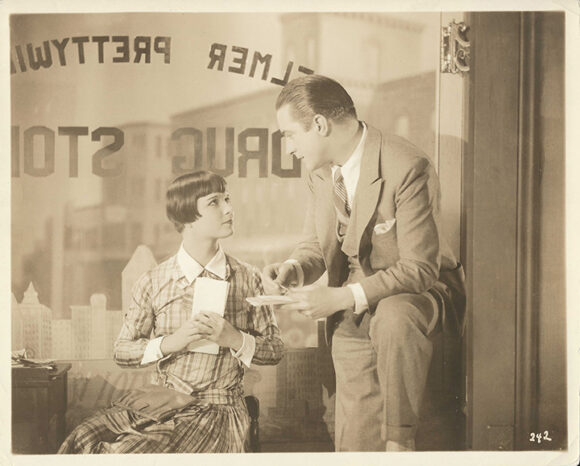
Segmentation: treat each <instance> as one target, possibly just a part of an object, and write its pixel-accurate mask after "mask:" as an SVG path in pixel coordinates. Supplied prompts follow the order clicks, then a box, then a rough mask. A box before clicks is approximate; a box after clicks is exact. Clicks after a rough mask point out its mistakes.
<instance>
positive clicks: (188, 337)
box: [161, 319, 203, 355]
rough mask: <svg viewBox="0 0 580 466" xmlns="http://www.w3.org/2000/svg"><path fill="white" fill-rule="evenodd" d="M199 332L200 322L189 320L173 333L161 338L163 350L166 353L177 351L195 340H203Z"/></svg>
mask: <svg viewBox="0 0 580 466" xmlns="http://www.w3.org/2000/svg"><path fill="white" fill-rule="evenodd" d="M202 339H203V337H202V335H201V334H200V332H199V324H198V323H196V322H195V321H194V320H192V319H191V320H188V321H186V322H184V324H183V325H182V326H181V327H179V328H178V329H177V330H176V331H175V332H174V333H172V334H171V335H167V336H166V337H164V338H163V340H161V352H162V353H163V354H164V355H167V354H170V353H176V352H178V351H181V350H183V349H185V348H186V347H187V345H189V344H190V343H193V342H194V341H199V340H202Z"/></svg>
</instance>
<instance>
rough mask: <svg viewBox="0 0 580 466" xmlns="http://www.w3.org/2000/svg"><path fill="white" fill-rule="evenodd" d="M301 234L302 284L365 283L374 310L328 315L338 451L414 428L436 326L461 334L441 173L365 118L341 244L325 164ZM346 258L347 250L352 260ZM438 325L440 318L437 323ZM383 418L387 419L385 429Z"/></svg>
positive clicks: (375, 446) (312, 180)
mask: <svg viewBox="0 0 580 466" xmlns="http://www.w3.org/2000/svg"><path fill="white" fill-rule="evenodd" d="M308 184H309V188H310V192H311V195H310V200H309V204H308V208H307V213H306V224H305V233H306V238H305V240H304V241H303V242H302V243H301V244H300V245H299V246H298V247H297V248H296V249H295V251H294V252H293V253H292V255H291V258H292V259H295V260H297V261H298V262H299V263H300V265H301V267H302V270H303V272H304V281H305V284H309V283H312V282H314V281H315V280H317V279H318V278H319V277H320V276H321V275H322V274H323V273H324V271H327V272H328V282H329V286H343V285H345V284H346V283H353V282H358V283H360V284H361V286H362V288H363V290H364V292H365V295H366V298H367V301H368V304H369V311H368V312H366V313H364V314H363V317H362V318H360V317H359V316H354V314H353V313H352V311H346V312H339V313H336V314H334V315H332V316H330V317H329V318H328V319H327V322H326V334H327V340H328V342H329V343H330V342H331V340H332V346H333V348H332V352H333V360H334V365H335V372H336V376H337V406H336V442H335V443H336V448H337V450H357V451H362V450H383V451H384V448H385V440H399V441H401V440H405V439H406V438H409V437H412V436H414V432H415V428H416V424H417V418H418V414H419V407H420V404H421V400H422V396H423V392H424V387H425V380H426V377H427V372H428V369H429V364H430V360H431V354H432V343H431V341H430V339H429V338H428V337H429V336H430V334H431V333H432V332H433V330H434V329H435V328H441V326H443V328H445V329H446V330H448V331H453V332H456V333H460V334H461V333H462V332H463V327H464V300H465V294H464V285H463V283H464V280H463V270H462V268H461V266H460V265H459V264H458V262H457V260H456V258H455V257H454V256H453V253H452V252H451V251H450V250H449V249H448V248H447V246H446V243H445V241H444V240H443V239H442V238H441V234H440V229H439V226H438V216H439V198H440V192H439V181H438V178H437V175H436V173H435V170H434V168H433V166H432V165H431V163H430V162H429V160H428V159H427V157H426V156H425V154H424V153H422V152H421V151H420V150H419V149H418V148H417V147H415V146H413V145H412V144H411V143H409V142H408V141H406V140H405V139H403V138H400V137H397V136H388V137H386V136H383V135H382V134H381V133H380V132H379V131H378V130H377V129H375V128H372V127H370V126H369V127H368V135H367V139H366V142H365V146H364V153H363V156H362V160H361V168H360V177H359V180H358V184H357V188H356V193H355V196H354V200H353V206H352V212H351V215H350V221H349V224H348V227H347V230H346V233H345V236H344V239H343V241H342V243H340V242H339V240H338V238H337V235H336V222H337V219H336V209H335V207H334V204H333V180H332V174H331V169H330V167H329V166H325V167H322V168H320V169H318V170H315V171H313V172H312V173H311V174H310V175H309V180H308ZM349 258H350V259H349ZM441 324H442V325H441ZM379 426H381V428H380V429H379Z"/></svg>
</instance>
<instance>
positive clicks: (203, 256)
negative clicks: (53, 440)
mask: <svg viewBox="0 0 580 466" xmlns="http://www.w3.org/2000/svg"><path fill="white" fill-rule="evenodd" d="M167 216H168V217H169V219H170V220H171V221H172V222H173V224H174V225H175V227H176V229H177V231H178V232H180V233H181V235H182V238H183V242H182V245H181V247H180V249H179V251H178V252H177V254H176V255H174V256H173V257H171V258H170V259H168V260H166V261H165V262H162V263H161V264H159V265H158V266H156V267H154V268H153V269H152V270H150V271H149V272H147V273H145V274H144V275H143V276H142V277H141V278H140V279H139V280H138V281H137V283H136V284H135V286H134V287H133V292H132V294H133V299H132V304H131V306H130V308H129V310H128V312H127V313H126V314H125V317H124V323H123V327H122V329H121V333H120V335H119V337H118V339H117V341H116V342H115V349H114V358H115V361H116V362H117V364H119V365H120V366H124V367H143V366H146V365H150V364H153V363H156V366H157V367H156V368H157V370H156V372H155V373H154V374H153V380H152V383H153V384H154V385H153V386H154V387H160V389H161V390H162V391H163V393H164V394H165V395H166V398H167V399H168V400H173V399H174V398H175V399H178V398H179V397H181V398H186V399H190V398H189V396H191V400H193V404H191V403H190V404H188V405H187V406H186V407H185V408H183V409H181V410H177V412H176V413H172V414H170V417H169V419H165V420H163V421H162V422H159V420H157V422H156V420H152V419H150V418H149V417H147V416H145V415H141V414H140V412H139V410H135V409H127V408H126V407H123V406H113V407H112V408H110V409H108V410H106V411H105V412H104V413H102V414H98V415H95V416H93V417H91V418H89V419H87V420H85V421H84V422H83V423H81V424H80V425H79V426H78V427H76V428H75V429H74V430H73V431H72V432H71V434H70V435H69V436H68V437H67V439H66V440H65V441H64V443H63V444H62V446H61V447H60V449H59V453H137V452H140V453H169V452H175V453H177V452H181V453H192V452H241V451H243V449H244V441H245V437H246V434H247V432H248V428H249V416H248V412H247V409H246V406H245V403H244V397H243V387H242V384H243V375H244V367H249V366H250V364H251V363H255V364H261V365H265V364H277V363H278V362H279V361H280V359H281V358H282V356H283V352H284V347H283V343H282V340H281V339H280V331H279V329H278V327H277V325H276V320H275V318H274V315H273V313H272V310H271V308H269V307H265V306H263V307H258V308H256V307H253V306H251V305H250V304H248V303H247V302H246V299H245V298H246V297H248V296H256V295H260V294H263V288H262V283H261V279H260V275H259V273H258V272H257V271H256V270H255V269H254V268H253V267H251V266H249V265H247V264H244V263H242V262H240V261H239V260H237V259H234V258H233V257H231V256H229V255H227V254H225V253H224V252H223V250H222V249H221V247H220V245H219V240H220V239H221V238H226V237H228V236H231V235H232V233H233V211H232V207H231V204H230V196H229V194H228V193H227V192H226V182H225V180H224V179H223V178H222V177H221V176H219V175H216V174H213V173H210V172H205V171H200V172H194V173H188V174H185V175H182V176H180V177H178V178H176V179H175V180H174V181H173V182H172V183H171V185H170V186H169V189H168V191H167ZM200 276H203V277H209V278H213V279H216V280H225V281H227V282H229V286H228V292H227V301H226V305H225V312H224V317H221V316H220V315H219V314H218V313H213V312H201V313H196V314H195V315H194V316H193V317H192V305H193V301H194V300H195V296H194V295H193V292H194V284H195V282H196V279H197V278H198V277H200ZM200 282H202V281H200ZM202 311H203V310H202ZM202 340H204V341H210V342H215V343H217V345H219V351H218V352H217V354H208V353H204V352H194V351H190V349H191V344H194V345H195V342H200V341H202ZM188 347H189V348H190V349H188ZM163 387H165V388H163ZM167 389H171V390H174V391H175V392H173V391H171V392H168V391H167ZM131 393H138V392H136V391H133V392H131ZM149 393H153V392H149ZM167 394H169V396H168V397H167ZM172 394H174V395H175V397H173V395H172ZM183 394H185V395H187V396H185V397H184V395H183ZM153 396H156V395H153ZM137 398H139V397H137ZM157 399H159V397H158V398H157ZM138 401H139V402H140V403H141V404H142V405H147V404H148V403H147V402H144V401H143V399H140V400H138ZM134 404H135V403H134ZM137 404H138V403H137ZM150 404H151V403H150ZM152 404H155V403H152Z"/></svg>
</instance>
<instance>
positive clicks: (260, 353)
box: [249, 272, 284, 365]
mask: <svg viewBox="0 0 580 466" xmlns="http://www.w3.org/2000/svg"><path fill="white" fill-rule="evenodd" d="M252 287H253V290H252V293H253V294H251V296H260V295H263V294H264V287H263V285H262V279H261V278H260V274H259V273H257V272H254V273H253V274H252ZM250 312H251V319H250V322H249V324H250V329H249V333H250V334H251V335H253V336H254V337H255V339H256V350H255V352H254V358H253V359H252V363H254V364H258V365H274V364H278V363H279V362H280V360H281V359H282V357H283V356H284V343H283V342H282V338H281V337H280V329H279V328H278V324H277V323H276V317H275V316H274V312H273V311H272V307H271V306H259V307H254V306H251V307H250Z"/></svg>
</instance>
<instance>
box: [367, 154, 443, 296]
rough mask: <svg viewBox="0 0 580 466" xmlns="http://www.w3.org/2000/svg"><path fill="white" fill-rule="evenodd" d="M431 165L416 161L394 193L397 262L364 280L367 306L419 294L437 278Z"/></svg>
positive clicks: (437, 257) (437, 259) (437, 253)
mask: <svg viewBox="0 0 580 466" xmlns="http://www.w3.org/2000/svg"><path fill="white" fill-rule="evenodd" d="M430 171H431V170H430V164H429V162H428V161H427V160H426V159H423V158H420V159H418V160H417V161H416V162H415V163H414V164H413V165H412V167H411V169H410V170H409V171H408V172H407V174H406V176H405V177H404V179H403V180H402V182H401V184H400V185H399V187H398V189H397V192H396V194H395V204H396V206H395V208H396V210H395V218H396V220H397V221H396V228H397V245H398V249H399V260H398V261H397V263H396V264H395V265H393V266H392V267H389V268H388V269H386V270H379V271H377V272H376V273H375V274H373V275H371V276H369V277H366V278H364V279H363V280H361V281H360V285H361V287H362V288H363V290H364V293H365V296H366V298H367V301H368V304H369V306H373V305H375V304H377V303H378V302H379V301H380V300H381V299H383V298H386V297H388V296H392V295H395V294H399V293H422V292H424V291H426V290H428V289H429V288H431V287H432V286H433V285H434V284H435V282H436V281H437V279H438V277H439V267H440V253H439V232H438V230H437V224H436V221H435V218H434V215H433V202H434V197H433V196H432V195H431V194H432V193H430V192H429V181H430V180H429V177H430Z"/></svg>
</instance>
